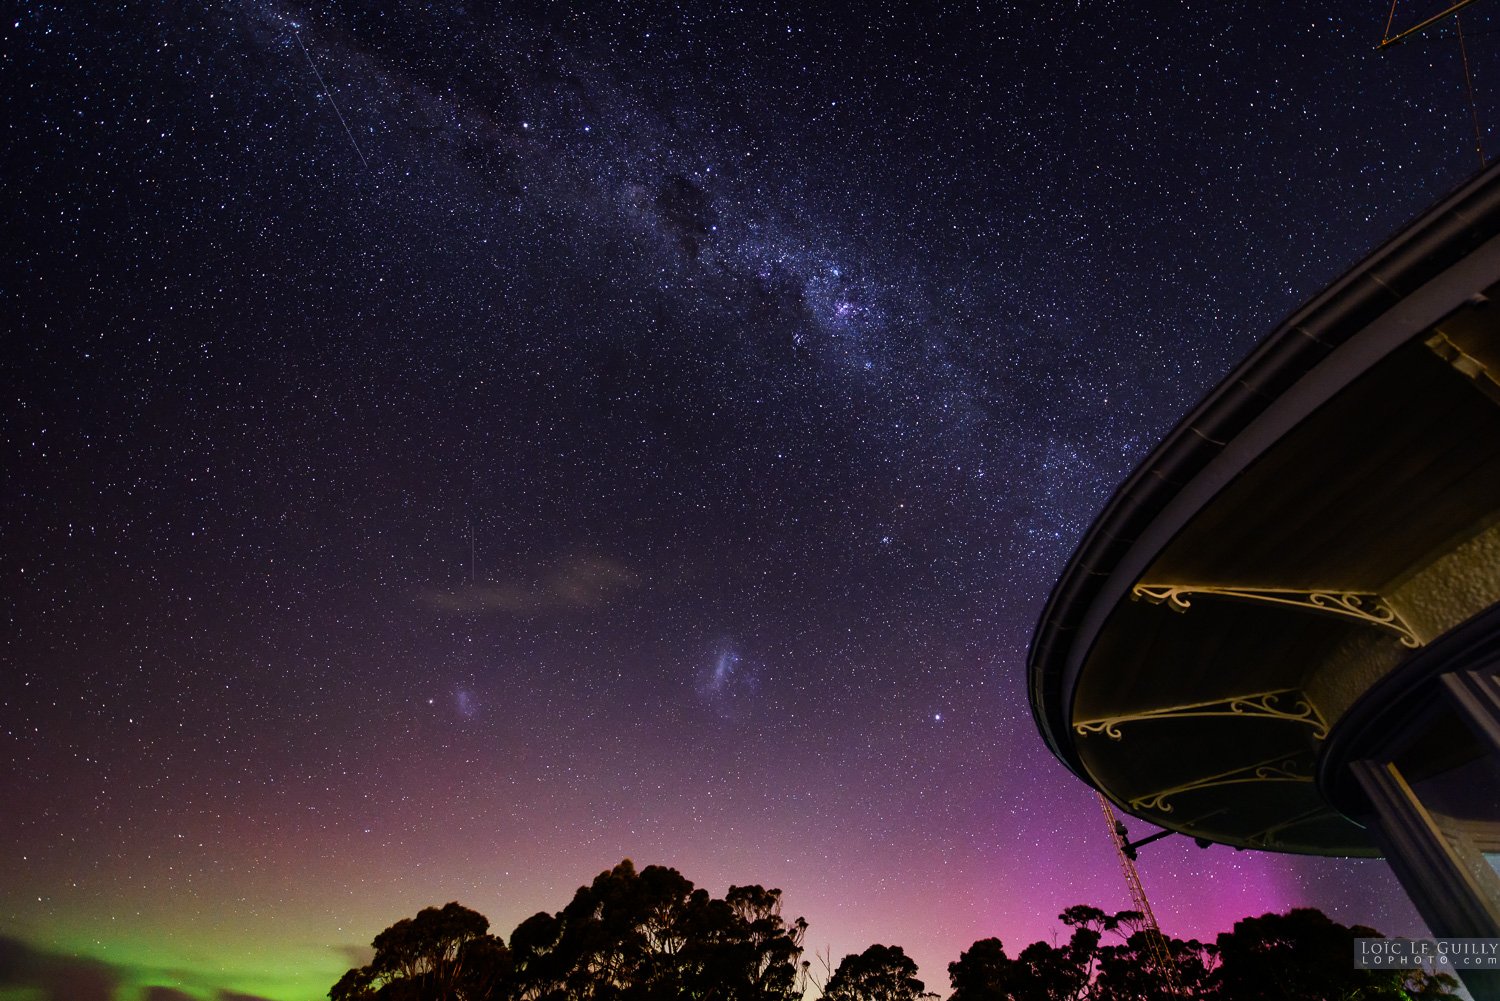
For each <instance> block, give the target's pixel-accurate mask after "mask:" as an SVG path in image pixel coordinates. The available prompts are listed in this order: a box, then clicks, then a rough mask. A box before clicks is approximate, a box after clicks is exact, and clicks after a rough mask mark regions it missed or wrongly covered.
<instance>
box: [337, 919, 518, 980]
mask: <svg viewBox="0 0 1500 1001" xmlns="http://www.w3.org/2000/svg"><path fill="white" fill-rule="evenodd" d="M489 926H490V922H489V919H488V918H486V917H485V916H484V915H483V914H480V913H478V912H477V911H471V910H469V909H468V908H467V907H461V906H460V905H459V904H458V903H457V902H454V903H450V904H447V905H445V906H444V907H442V908H441V909H439V908H436V907H426V908H423V909H422V910H421V911H420V912H419V913H418V914H417V916H416V917H415V918H402V919H401V920H400V921H397V922H396V923H395V924H393V925H391V926H390V927H389V928H387V929H386V930H385V931H383V932H381V933H380V934H379V935H376V936H375V941H374V942H372V943H371V945H373V946H374V947H375V958H374V959H373V960H371V961H370V964H369V965H368V966H362V967H357V968H355V969H352V970H350V971H349V972H347V973H345V974H344V975H343V977H342V978H340V980H339V982H338V983H337V984H335V985H334V986H333V989H332V990H330V991H329V992H328V996H329V998H330V999H332V1001H482V999H488V998H491V997H493V996H495V995H496V994H501V993H504V991H505V990H506V989H507V988H508V981H509V978H510V973H511V965H512V964H511V959H510V951H509V950H508V949H507V948H506V947H505V943H503V942H501V941H500V940H499V939H497V938H495V937H494V936H493V935H489V934H486V932H487V931H488V930H489Z"/></svg>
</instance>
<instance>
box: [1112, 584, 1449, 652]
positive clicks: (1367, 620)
mask: <svg viewBox="0 0 1500 1001" xmlns="http://www.w3.org/2000/svg"><path fill="white" fill-rule="evenodd" d="M1130 593H1131V597H1132V598H1145V599H1146V600H1147V601H1149V602H1152V603H1154V604H1158V605H1159V604H1162V603H1163V602H1165V603H1166V606H1167V607H1168V608H1170V609H1172V611H1174V612H1186V611H1187V610H1188V609H1189V608H1190V607H1192V602H1191V601H1189V600H1188V597H1189V596H1190V595H1197V594H1207V595H1213V596H1216V597H1221V598H1236V599H1239V600H1241V601H1264V602H1268V603H1270V604H1273V605H1287V606H1289V607H1291V608H1297V609H1301V610H1302V611H1304V612H1321V613H1323V614H1325V615H1337V616H1340V617H1342V618H1346V619H1353V620H1354V621H1356V622H1359V623H1362V624H1364V625H1367V626H1375V627H1376V628H1377V629H1384V630H1386V631H1387V632H1391V633H1395V634H1396V635H1397V636H1398V637H1400V639H1401V645H1402V646H1405V647H1411V648H1412V649H1416V648H1417V647H1419V646H1421V645H1422V641H1421V639H1419V638H1418V637H1417V634H1416V633H1415V632H1413V631H1412V628H1411V626H1409V625H1407V624H1406V621H1405V620H1404V619H1402V618H1401V616H1399V615H1397V614H1396V611H1395V609H1393V608H1391V606H1389V605H1387V604H1386V603H1385V599H1383V598H1381V597H1380V595H1378V594H1375V593H1373V592H1371V591H1301V590H1297V589H1294V588H1279V587H1220V586H1218V585H1216V584H1137V585H1136V586H1135V587H1133V588H1131V592H1130Z"/></svg>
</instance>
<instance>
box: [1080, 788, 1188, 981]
mask: <svg viewBox="0 0 1500 1001" xmlns="http://www.w3.org/2000/svg"><path fill="white" fill-rule="evenodd" d="M1099 805H1100V806H1102V807H1104V819H1105V822H1106V823H1108V824H1109V838H1110V840H1111V841H1112V842H1114V846H1115V854H1116V855H1117V856H1119V858H1120V868H1121V869H1122V870H1123V871H1124V872H1125V882H1126V883H1127V884H1128V885H1129V886H1130V899H1131V900H1132V901H1133V902H1134V903H1135V909H1136V910H1138V911H1140V912H1141V914H1142V915H1144V918H1145V927H1144V928H1142V929H1141V932H1142V933H1143V934H1144V935H1145V936H1146V945H1147V951H1148V953H1149V955H1150V957H1151V963H1152V965H1153V966H1155V967H1156V969H1157V970H1158V971H1159V972H1160V974H1161V978H1162V980H1164V981H1166V984H1167V992H1168V993H1169V994H1171V995H1173V996H1174V997H1180V996H1181V995H1182V986H1181V985H1180V984H1179V983H1178V978H1177V964H1176V963H1175V962H1173V961H1172V950H1171V949H1170V948H1169V947H1168V946H1167V939H1166V936H1165V935H1163V934H1162V933H1161V926H1160V925H1158V924H1157V923H1156V915H1155V914H1153V913H1152V912H1151V901H1149V900H1147V899H1146V889H1145V887H1143V886H1141V874H1140V873H1138V872H1136V869H1135V863H1134V862H1132V861H1131V859H1130V855H1129V853H1128V851H1127V850H1126V846H1127V845H1128V844H1129V842H1128V841H1126V840H1125V825H1124V824H1122V823H1120V821H1119V818H1117V817H1116V816H1115V811H1114V810H1113V809H1111V808H1110V805H1109V800H1107V799H1105V798H1104V794H1103V793H1099Z"/></svg>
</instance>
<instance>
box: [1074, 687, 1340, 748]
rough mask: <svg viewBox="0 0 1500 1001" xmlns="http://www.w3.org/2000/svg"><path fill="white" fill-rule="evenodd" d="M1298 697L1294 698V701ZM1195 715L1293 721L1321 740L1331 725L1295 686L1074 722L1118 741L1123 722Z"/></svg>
mask: <svg viewBox="0 0 1500 1001" xmlns="http://www.w3.org/2000/svg"><path fill="white" fill-rule="evenodd" d="M1283 698H1285V699H1287V701H1288V702H1290V704H1291V708H1288V709H1283V708H1280V707H1279V706H1278V705H1277V703H1279V702H1280V701H1281V700H1282V699H1283ZM1293 700H1295V701H1293ZM1194 716H1237V717H1240V718H1242V719H1244V718H1256V719H1273V720H1284V721H1287V722H1291V723H1306V724H1307V725H1308V726H1311V727H1312V728H1313V737H1314V739H1316V740H1322V739H1323V738H1324V737H1326V736H1328V724H1327V723H1326V722H1324V720H1323V717H1322V716H1321V715H1319V713H1318V711H1317V710H1316V709H1314V708H1313V706H1312V703H1310V702H1308V701H1307V699H1306V698H1304V697H1303V695H1302V693H1301V692H1299V691H1297V690H1296V689H1287V690H1285V691H1279V692H1260V693H1258V694H1255V695H1237V696H1235V697H1234V698H1232V699H1219V700H1217V701H1214V702H1194V703H1191V704H1189V705H1182V706H1167V707H1165V708H1162V709H1151V710H1149V711H1147V712H1139V713H1127V714H1124V715H1120V716H1107V717H1105V718H1103V719H1090V720H1083V721H1081V722H1077V723H1074V724H1073V729H1074V730H1075V731H1076V732H1077V733H1078V735H1079V736H1082V737H1086V736H1088V735H1089V734H1091V733H1102V734H1104V735H1105V736H1106V737H1108V738H1109V739H1110V740H1119V739H1120V738H1121V737H1122V736H1123V734H1121V733H1120V724H1121V723H1136V722H1140V721H1144V720H1161V719H1187V718H1191V717H1194Z"/></svg>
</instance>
